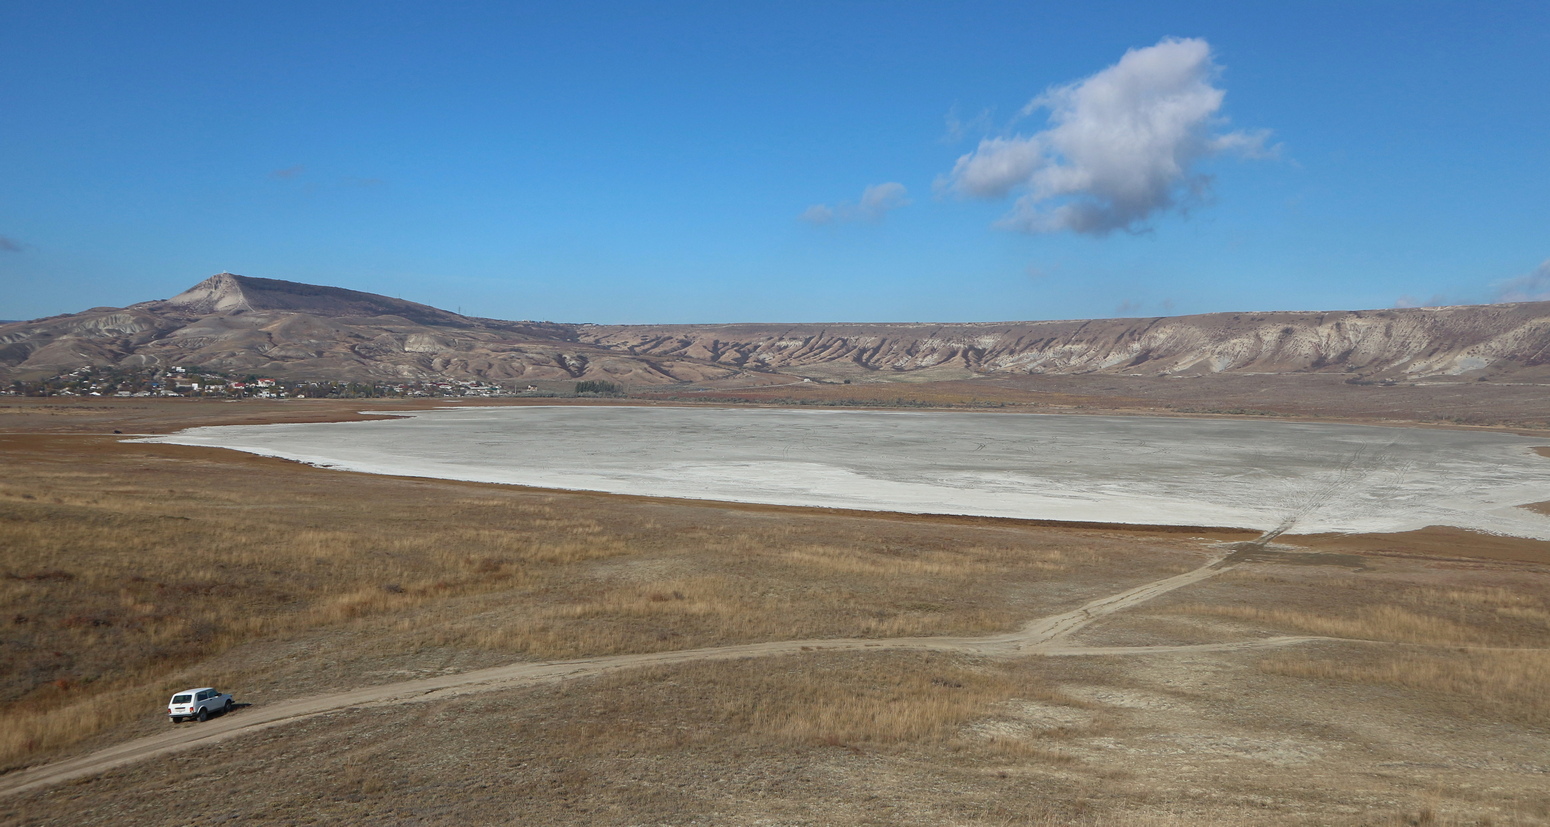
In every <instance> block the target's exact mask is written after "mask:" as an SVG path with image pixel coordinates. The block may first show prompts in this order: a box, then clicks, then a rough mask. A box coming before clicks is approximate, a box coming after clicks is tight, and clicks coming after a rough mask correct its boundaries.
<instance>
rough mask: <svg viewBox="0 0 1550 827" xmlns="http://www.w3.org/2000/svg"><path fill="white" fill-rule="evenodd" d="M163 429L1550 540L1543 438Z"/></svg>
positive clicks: (446, 459) (600, 427)
mask: <svg viewBox="0 0 1550 827" xmlns="http://www.w3.org/2000/svg"><path fill="white" fill-rule="evenodd" d="M153 441H156V442H165V443H171V444H181V445H198V446H214V447H224V448H235V449H238V450H243V451H250V452H253V453H258V454H264V455H269V456H279V457H284V458H287V459H293V460H298V461H301V462H307V463H311V464H316V465H322V466H327V467H334V468H340V469H345V470H352V471H364V472H369V473H378V474H394V475H411V476H428V477H440V478H446V479H462V480H471V481H478V482H498V483H508V484H518V485H530V486H535V487H543V488H560V489H569V490H578V489H579V490H591V491H606V492H610V493H621V494H636V495H640V494H649V495H658V496H673V497H687V498H698V499H710V500H733V501H746V502H761V503H770V504H777V505H798V506H814V505H827V506H835V507H841V508H856V509H864V510H890V511H904V512H914V513H951V514H972V515H979V516H994V517H1018V518H1030V519H1053V520H1067V521H1107V522H1124V523H1140V524H1164V525H1175V524H1192V525H1215V526H1234V527H1242V528H1253V529H1267V528H1270V527H1272V526H1282V525H1284V526H1286V527H1288V528H1290V530H1291V531H1292V532H1293V533H1322V532H1348V533H1355V532H1392V531H1409V530H1416V529H1420V528H1424V527H1426V526H1429V525H1449V526H1456V527H1462V528H1469V529H1473V530H1477V531H1488V532H1495V533H1503V534H1510V535H1515V536H1522V537H1531V538H1536V539H1550V519H1546V518H1545V517H1544V516H1543V515H1541V514H1538V513H1536V512H1534V511H1532V510H1530V509H1524V508H1517V507H1516V506H1520V505H1526V504H1531V503H1537V502H1540V501H1543V500H1544V499H1546V498H1547V497H1550V463H1546V462H1544V461H1543V460H1542V459H1541V458H1540V457H1538V456H1536V455H1535V453H1534V452H1533V450H1532V449H1533V448H1535V447H1537V446H1536V445H1535V443H1536V442H1537V441H1539V440H1537V439H1535V438H1532V437H1520V436H1514V435H1510V434H1501V433H1487V432H1473V431H1451V430H1440V429H1431V430H1416V429H1401V428H1381V427H1372V426H1353V425H1336V424H1305V423H1287V422H1279V421H1243V420H1236V421H1226V420H1216V419H1184V418H1145V417H1134V416H1131V417H1103V416H1051V415H1013V414H996V415H990V414H973V413H948V412H929V413H926V412H920V413H915V412H911V413H899V412H856V411H785V410H767V409H754V410H748V409H722V410H716V409H700V408H640V407H608V408H579V407H523V408H478V409H469V408H463V409H459V410H445V411H422V412H416V413H413V414H409V415H406V416H404V417H402V418H399V419H397V420H386V421H375V422H356V423H346V424H332V425H330V424H288V425H272V426H226V427H220V428H214V429H211V428H202V429H194V430H189V431H185V432H181V433H178V434H175V435H171V436H161V437H154V438H153Z"/></svg>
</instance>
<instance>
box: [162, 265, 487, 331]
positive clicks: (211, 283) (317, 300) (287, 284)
mask: <svg viewBox="0 0 1550 827" xmlns="http://www.w3.org/2000/svg"><path fill="white" fill-rule="evenodd" d="M134 307H135V308H137V309H148V310H160V311H174V312H182V313H187V314H190V315H194V316H206V315H210V314H215V313H222V314H230V313H244V312H264V311H285V312H292V313H306V314H309V315H313V316H324V317H330V318H341V317H373V316H399V317H401V318H404V319H408V320H410V321H412V322H416V323H418V324H426V325H465V324H468V323H469V320H468V319H466V318H464V317H463V316H460V315H458V314H456V313H450V312H448V311H445V310H440V309H438V308H435V307H431V306H429V305H424V304H417V303H415V302H411V301H404V300H403V299H394V298H390V297H388V296H379V295H377V294H375V293H363V292H360V291H358V290H347V289H345V288H343V287H325V286H322V285H317V284H302V283H301V282H295V281H283V280H281V279H263V278H256V277H253V276H239V275H237V274H235V273H216V274H215V275H213V276H211V277H209V278H207V279H205V280H204V281H201V282H199V283H198V284H196V285H194V286H193V287H190V288H189V289H187V290H184V291H183V292H182V293H179V294H177V295H176V296H173V297H172V298H170V299H163V300H161V301H154V302H143V303H141V304H137V305H134Z"/></svg>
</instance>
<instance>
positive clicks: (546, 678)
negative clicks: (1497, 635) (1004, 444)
mask: <svg viewBox="0 0 1550 827" xmlns="http://www.w3.org/2000/svg"><path fill="white" fill-rule="evenodd" d="M1283 530H1285V528H1284V527H1278V528H1277V529H1273V530H1272V531H1268V532H1266V533H1265V534H1264V535H1261V537H1260V538H1258V539H1256V540H1252V541H1250V542H1248V543H1240V544H1238V545H1237V548H1238V550H1237V551H1235V552H1234V554H1232V555H1229V556H1228V557H1225V558H1221V559H1218V560H1214V561H1212V562H1211V563H1209V564H1207V565H1204V566H1201V567H1200V568H1198V569H1194V570H1192V571H1187V572H1185V573H1183V574H1178V575H1174V576H1173V577H1167V578H1164V579H1162V580H1156V581H1153V582H1150V583H1144V584H1142V585H1139V586H1135V587H1133V588H1130V589H1127V590H1125V591H1123V592H1120V593H1119V594H1115V595H1110V596H1107V597H1100V598H1098V599H1096V600H1092V601H1089V602H1087V603H1085V604H1083V605H1082V606H1080V607H1078V608H1076V609H1073V610H1071V611H1068V612H1062V613H1060V614H1056V615H1051V616H1049V617H1043V618H1039V619H1037V620H1033V621H1030V622H1028V623H1026V624H1024V625H1023V626H1022V627H1021V628H1020V629H1018V630H1017V631H1015V632H1011V633H1008V634H1003V635H994V636H990V637H911V638H884V639H875V638H829V639H819V640H787V641H768V642H763V643H743V644H734V645H729V646H713V647H709V648H704V649H686V650H679V651H671V652H649V653H643V654H630V655H610V656H606V657H597V658H582V659H577V660H565V661H549V662H542V663H517V664H511V665H508V666H497V667H492V668H489V669H479V670H474V671H470V672H462V673H459V674H455V675H438V676H435V677H429V678H420V679H417V680H412V681H403V682H400V683H393V684H385V685H382V686H371V687H365V688H362V689H356V690H351V691H349V692H340V693H335V694H332V695H324V696H318V697H311V698H305V699H297V700H290V701H280V702H278V703H273V704H265V705H263V706H261V707H249V708H245V709H242V710H239V711H237V712H235V713H232V714H227V715H222V716H221V717H219V718H215V719H213V720H210V721H207V722H204V723H201V724H199V725H198V726H181V727H178V728H176V729H172V730H169V731H167V732H164V733H160V734H157V735H151V736H147V737H144V738H137V739H135V740H132V741H126V742H124V743H122V744H115V745H114V746H111V747H106V748H104V749H100V750H97V751H95V752H91V753H88V754H85V755H80V756H76V757H74V758H67V759H65V760H62V761H57V762H54V763H51V764H43V765H40V766H36V767H29V768H27V769H23V770H18V771H16V772H12V773H8V774H6V775H3V776H0V796H7V795H16V794H18V793H23V792H27V791H29V790H35V789H39V788H42V787H47V786H51V785H54V784H61V783H64V782H66V781H72V780H75V779H78V778H84V777H87V776H91V775H96V774H98V773H102V772H106V771H108V770H111V769H115V768H118V767H123V766H127V765H129V764H133V763H137V762H140V761H144V760H147V759H150V758H155V757H158V756H162V755H168V754H171V753H174V752H182V751H184V750H189V749H194V748H196V747H203V746H209V745H212V744H218V743H221V742H223V741H229V740H231V739H233V738H237V737H239V736H243V735H249V734H252V733H255V732H260V731H263V730H266V729H270V728H273V727H278V726H284V725H286V724H289V723H294V722H296V721H300V720H303V719H306V718H311V717H315V716H318V715H325V714H328V713H330V712H339V711H342V710H349V709H358V708H364V707H381V706H393V705H397V704H405V703H419V702H426V701H436V700H443V699H446V698H450V697H456V696H459V695H468V694H472V693H476V692H491V691H496V690H501V689H515V688H519V687H524V686H532V685H535V684H541V683H551V682H556V681H564V680H571V679H575V678H584V677H591V676H594V675H601V674H604V673H607V672H614V671H618V670H622V669H638V668H642V667H647V666H666V665H673V664H681V663H698V662H709V661H725V660H746V659H754V658H769V657H780V656H787V655H800V654H803V653H807V652H858V651H885V650H894V651H897V650H913V651H933V652H952V653H957V654H969V655H979V656H984V657H999V658H1010V657H1026V656H1033V655H1050V656H1067V655H1085V656H1110V655H1137V654H1155V653H1180V652H1192V651H1194V652H1212V651H1232V650H1237V649H1246V648H1256V647H1264V646H1285V645H1289V644H1294V643H1303V642H1308V641H1312V640H1321V639H1323V638H1313V637H1276V638H1267V639H1264V640H1258V641H1248V642H1239V643H1209V644H1194V645H1186V646H1085V647H1084V646H1069V645H1066V644H1065V643H1064V641H1065V640H1066V639H1067V638H1069V637H1070V636H1071V635H1073V634H1075V633H1076V632H1078V631H1080V630H1081V629H1082V628H1083V627H1085V626H1087V625H1088V624H1090V623H1093V622H1094V621H1097V620H1099V619H1100V618H1103V617H1105V616H1108V615H1111V614H1114V613H1116V612H1120V611H1123V610H1125V609H1129V608H1132V607H1134V606H1137V605H1140V604H1142V603H1145V602H1147V601H1149V600H1153V599H1156V598H1158V597H1160V596H1162V595H1164V594H1167V593H1169V592H1171V591H1174V590H1176V589H1181V588H1184V587H1185V586H1189V585H1192V584H1194V583H1198V582H1200V581H1202V580H1205V579H1207V578H1209V577H1213V576H1215V575H1217V574H1220V573H1222V572H1224V571H1228V570H1230V569H1232V568H1235V567H1236V565H1237V563H1236V562H1235V559H1234V558H1236V557H1237V556H1238V555H1240V554H1242V553H1243V552H1244V551H1245V550H1248V549H1251V548H1258V547H1262V546H1263V545H1264V544H1265V543H1267V542H1269V540H1270V539H1271V538H1272V537H1274V536H1275V535H1277V534H1280V533H1281V531H1283Z"/></svg>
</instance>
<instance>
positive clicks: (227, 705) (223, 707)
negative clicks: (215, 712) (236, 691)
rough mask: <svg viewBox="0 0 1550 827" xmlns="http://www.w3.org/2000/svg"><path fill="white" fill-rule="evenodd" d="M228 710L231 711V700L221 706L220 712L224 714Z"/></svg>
mask: <svg viewBox="0 0 1550 827" xmlns="http://www.w3.org/2000/svg"><path fill="white" fill-rule="evenodd" d="M230 711H231V701H227V702H226V705H225V706H222V707H221V714H222V715H225V714H226V713H228V712H230Z"/></svg>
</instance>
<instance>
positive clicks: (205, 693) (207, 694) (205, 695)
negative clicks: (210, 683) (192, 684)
mask: <svg viewBox="0 0 1550 827" xmlns="http://www.w3.org/2000/svg"><path fill="white" fill-rule="evenodd" d="M209 699H210V690H208V689H206V690H205V691H203V692H201V693H199V700H201V701H208V700H209Z"/></svg>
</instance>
